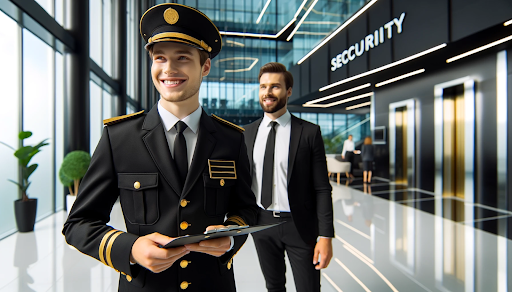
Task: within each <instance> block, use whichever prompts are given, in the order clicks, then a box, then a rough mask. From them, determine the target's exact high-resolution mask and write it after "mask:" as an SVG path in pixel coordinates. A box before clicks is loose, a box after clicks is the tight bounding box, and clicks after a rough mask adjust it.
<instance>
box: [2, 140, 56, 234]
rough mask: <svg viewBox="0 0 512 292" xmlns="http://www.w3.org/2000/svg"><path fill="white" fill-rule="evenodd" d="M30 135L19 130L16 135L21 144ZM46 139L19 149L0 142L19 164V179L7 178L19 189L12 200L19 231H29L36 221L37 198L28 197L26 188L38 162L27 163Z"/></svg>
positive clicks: (44, 144) (32, 228) (43, 144)
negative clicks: (14, 199) (16, 198)
mask: <svg viewBox="0 0 512 292" xmlns="http://www.w3.org/2000/svg"><path fill="white" fill-rule="evenodd" d="M30 136H32V132H29V131H21V132H20V133H19V135H18V138H19V139H20V140H21V144H22V145H23V140H25V139H27V138H29V137H30ZM47 140H48V139H44V140H43V141H41V142H39V144H37V145H35V146H22V147H20V148H19V149H14V147H11V146H9V145H7V144H5V143H3V142H0V143H2V144H3V145H5V146H7V147H9V148H11V149H12V150H13V151H14V156H16V158H17V159H18V163H19V165H20V170H21V181H19V182H15V181H13V180H9V181H10V182H12V183H14V184H16V185H17V186H18V188H19V189H20V191H21V199H18V200H16V201H14V214H15V217H16V225H17V226H18V230H19V231H20V232H29V231H33V230H34V224H35V222H36V211H37V199H30V198H29V197H28V195H27V189H28V187H29V186H30V181H29V178H30V176H31V175H32V174H33V173H34V171H35V170H36V169H37V166H38V164H37V163H34V164H31V165H29V163H30V160H31V159H32V158H33V157H34V155H36V154H37V153H39V152H40V151H41V150H40V148H41V147H43V146H46V145H48V143H46V141H47Z"/></svg>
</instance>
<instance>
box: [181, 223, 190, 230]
mask: <svg viewBox="0 0 512 292" xmlns="http://www.w3.org/2000/svg"><path fill="white" fill-rule="evenodd" d="M189 226H190V224H188V223H187V221H183V222H181V224H180V228H181V230H185V229H187V228H188V227H189Z"/></svg>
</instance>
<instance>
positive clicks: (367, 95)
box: [302, 92, 373, 108]
mask: <svg viewBox="0 0 512 292" xmlns="http://www.w3.org/2000/svg"><path fill="white" fill-rule="evenodd" d="M372 95H373V92H368V93H365V94H361V95H358V96H354V97H350V98H347V99H343V100H340V101H336V102H331V103H328V104H303V105H302V106H303V107H321V108H327V107H331V106H335V105H338V104H342V103H346V102H349V101H354V100H356V99H360V98H365V97H369V96H372Z"/></svg>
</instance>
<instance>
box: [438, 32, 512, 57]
mask: <svg viewBox="0 0 512 292" xmlns="http://www.w3.org/2000/svg"><path fill="white" fill-rule="evenodd" d="M509 40H512V35H510V36H508V37H506V38H503V39H501V40H497V41H495V42H492V43H490V44H487V45H485V46H481V47H480V48H476V49H474V50H471V51H468V52H465V53H464V54H460V55H458V56H455V57H453V58H450V59H448V60H446V63H451V62H453V61H457V60H459V59H462V58H464V57H467V56H469V55H473V54H475V53H478V52H481V51H483V50H486V49H488V48H491V47H494V46H497V45H499V44H502V43H504V42H507V41H509Z"/></svg>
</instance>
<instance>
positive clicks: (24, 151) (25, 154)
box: [14, 146, 34, 165]
mask: <svg viewBox="0 0 512 292" xmlns="http://www.w3.org/2000/svg"><path fill="white" fill-rule="evenodd" d="M33 151H34V148H33V147H32V146H23V147H21V148H20V149H18V150H16V152H14V156H16V158H18V159H21V160H24V159H27V158H29V156H30V154H31V153H32V152H33ZM23 165H27V164H23Z"/></svg>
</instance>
